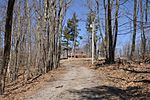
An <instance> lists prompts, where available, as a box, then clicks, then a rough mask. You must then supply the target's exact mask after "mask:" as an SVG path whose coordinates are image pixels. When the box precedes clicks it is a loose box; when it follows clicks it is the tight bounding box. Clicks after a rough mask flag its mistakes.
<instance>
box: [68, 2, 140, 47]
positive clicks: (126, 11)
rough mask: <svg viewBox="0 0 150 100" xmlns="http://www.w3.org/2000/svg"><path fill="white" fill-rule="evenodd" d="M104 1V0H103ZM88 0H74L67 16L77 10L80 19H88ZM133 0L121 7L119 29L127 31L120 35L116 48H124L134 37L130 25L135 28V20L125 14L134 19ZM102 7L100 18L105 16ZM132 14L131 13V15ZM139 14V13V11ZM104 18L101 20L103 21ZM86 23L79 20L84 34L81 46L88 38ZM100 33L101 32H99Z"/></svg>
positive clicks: (138, 32) (138, 34) (81, 32)
mask: <svg viewBox="0 0 150 100" xmlns="http://www.w3.org/2000/svg"><path fill="white" fill-rule="evenodd" d="M93 1H94V0H93ZM101 1H103V0H101ZM123 2H124V0H123V1H122V0H120V3H123ZM85 3H86V0H73V2H72V4H71V6H70V8H69V9H68V11H67V15H66V16H67V17H66V19H67V18H71V17H72V14H73V13H74V12H76V14H77V16H78V18H79V19H82V20H86V17H87V13H88V9H87V7H86V6H85ZM100 3H101V4H103V3H102V2H100ZM133 5H134V4H133V0H128V1H127V2H126V4H124V5H121V6H120V9H119V16H120V17H119V31H118V34H123V33H127V34H126V35H118V41H117V47H116V48H122V47H123V46H124V45H125V44H126V43H127V42H128V43H129V42H131V37H132V33H133V32H130V25H131V26H132V29H131V30H133V24H132V23H133V22H132V21H130V20H129V18H127V17H126V16H125V15H127V16H128V17H130V18H131V19H133V17H132V14H133V7H134V6H133ZM101 6H102V7H101V8H100V18H104V11H103V5H101ZM114 11H115V8H114V9H113V12H112V15H113V14H114ZM130 14H131V15H130ZM138 14H139V13H138ZM138 19H139V18H138ZM102 21H103V20H101V22H102ZM126 22H127V24H125V25H123V26H120V25H122V24H124V23H126ZM85 24H86V22H84V21H80V22H79V28H80V29H81V31H80V35H82V36H83V38H84V39H83V40H82V41H81V42H80V44H81V45H80V46H83V45H84V44H85V42H84V41H85V39H86V33H87V32H86V28H85ZM98 34H99V33H98ZM139 38H140V31H139V28H137V40H139Z"/></svg>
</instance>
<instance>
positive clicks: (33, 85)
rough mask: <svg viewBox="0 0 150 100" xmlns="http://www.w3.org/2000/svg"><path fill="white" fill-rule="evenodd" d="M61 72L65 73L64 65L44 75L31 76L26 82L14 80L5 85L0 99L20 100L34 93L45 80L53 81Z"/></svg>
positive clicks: (43, 84)
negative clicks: (4, 90)
mask: <svg viewBox="0 0 150 100" xmlns="http://www.w3.org/2000/svg"><path fill="white" fill-rule="evenodd" d="M63 73H65V67H59V68H58V69H54V70H52V71H50V72H49V73H47V74H45V75H40V76H39V77H38V76H37V78H36V77H33V78H31V79H30V80H28V81H27V82H24V81H20V80H16V81H15V82H12V83H10V84H8V85H7V87H6V92H5V94H4V95H3V96H0V100H22V99H23V98H24V97H25V96H27V95H32V94H34V93H36V91H37V90H39V89H40V88H42V87H43V86H45V84H46V83H47V82H50V81H55V80H56V79H57V78H58V77H59V76H60V75H61V74H63Z"/></svg>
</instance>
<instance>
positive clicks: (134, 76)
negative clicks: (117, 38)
mask: <svg viewBox="0 0 150 100" xmlns="http://www.w3.org/2000/svg"><path fill="white" fill-rule="evenodd" d="M95 69H96V71H97V72H98V73H99V75H105V76H106V79H105V81H106V84H107V86H108V85H109V86H113V87H117V88H119V89H121V90H122V91H124V92H125V94H126V96H127V97H129V98H130V99H136V100H139V99H144V100H150V64H144V63H142V64H140V65H139V64H135V63H134V64H126V65H120V64H113V65H107V64H104V63H103V62H98V63H97V64H96V66H95Z"/></svg>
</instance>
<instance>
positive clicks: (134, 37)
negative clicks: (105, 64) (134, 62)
mask: <svg viewBox="0 0 150 100" xmlns="http://www.w3.org/2000/svg"><path fill="white" fill-rule="evenodd" d="M136 20H137V0H134V16H133V25H134V26H133V27H134V32H133V37H132V47H131V54H130V59H133V56H134V52H135V40H136Z"/></svg>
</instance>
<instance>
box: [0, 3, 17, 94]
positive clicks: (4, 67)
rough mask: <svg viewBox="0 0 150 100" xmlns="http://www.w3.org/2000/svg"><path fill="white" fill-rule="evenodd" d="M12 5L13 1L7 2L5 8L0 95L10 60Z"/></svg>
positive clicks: (2, 91)
mask: <svg viewBox="0 0 150 100" xmlns="http://www.w3.org/2000/svg"><path fill="white" fill-rule="evenodd" d="M14 3H15V0H9V1H8V6H7V15H6V25H5V41H4V54H3V65H2V67H1V68H0V94H3V93H4V88H5V79H6V73H7V67H8V63H9V59H10V50H11V34H12V33H11V31H12V19H13V8H14Z"/></svg>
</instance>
